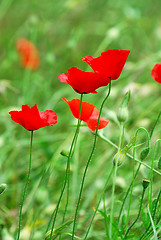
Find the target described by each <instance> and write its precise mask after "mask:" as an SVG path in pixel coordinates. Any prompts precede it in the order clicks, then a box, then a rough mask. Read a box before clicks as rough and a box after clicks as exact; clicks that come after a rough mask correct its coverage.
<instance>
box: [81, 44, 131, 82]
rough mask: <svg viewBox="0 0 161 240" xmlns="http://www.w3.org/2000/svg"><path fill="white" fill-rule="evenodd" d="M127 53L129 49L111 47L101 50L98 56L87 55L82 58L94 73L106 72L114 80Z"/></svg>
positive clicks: (122, 65)
mask: <svg viewBox="0 0 161 240" xmlns="http://www.w3.org/2000/svg"><path fill="white" fill-rule="evenodd" d="M129 53H130V51H129V50H117V49H113V50H107V51H106V52H102V53H101V56H100V57H97V58H94V57H93V56H91V55H89V56H86V57H83V58H82V60H83V61H85V62H86V63H88V64H89V65H90V66H91V68H92V69H93V70H94V71H95V72H96V73H100V74H106V76H107V77H108V78H110V79H111V80H116V79H117V78H119V76H120V74H121V72H122V69H123V67H124V65H125V62H126V60H127V57H128V55H129Z"/></svg>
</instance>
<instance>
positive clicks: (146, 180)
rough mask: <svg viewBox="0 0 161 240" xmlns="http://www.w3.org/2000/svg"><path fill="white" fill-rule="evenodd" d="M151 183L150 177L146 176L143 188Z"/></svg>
mask: <svg viewBox="0 0 161 240" xmlns="http://www.w3.org/2000/svg"><path fill="white" fill-rule="evenodd" d="M149 183H150V179H148V178H144V179H143V188H144V189H146V188H147V187H148V185H149Z"/></svg>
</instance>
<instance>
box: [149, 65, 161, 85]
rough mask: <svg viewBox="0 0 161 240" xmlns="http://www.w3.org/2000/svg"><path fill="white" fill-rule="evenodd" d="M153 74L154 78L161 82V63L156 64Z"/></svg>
mask: <svg viewBox="0 0 161 240" xmlns="http://www.w3.org/2000/svg"><path fill="white" fill-rule="evenodd" d="M151 76H152V78H154V80H155V81H157V82H158V83H161V63H157V64H155V65H154V67H153V69H152V71H151Z"/></svg>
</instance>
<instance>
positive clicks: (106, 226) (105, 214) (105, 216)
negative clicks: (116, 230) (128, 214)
mask: <svg viewBox="0 0 161 240" xmlns="http://www.w3.org/2000/svg"><path fill="white" fill-rule="evenodd" d="M103 208H104V219H105V229H106V238H107V240H108V239H109V231H108V221H107V212H106V202H105V192H104V194H103Z"/></svg>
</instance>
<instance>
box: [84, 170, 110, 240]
mask: <svg viewBox="0 0 161 240" xmlns="http://www.w3.org/2000/svg"><path fill="white" fill-rule="evenodd" d="M113 171H114V167H112V169H111V172H110V174H109V176H108V178H107V180H106V183H105V185H104V188H103V190H102V192H101V194H100V197H99V200H98V203H97V205H96V208H95V211H94V213H93V216H92V219H91V222H90V224H89V227H88V229H87V232H86V235H85V237H84V240H86V239H87V237H88V233H89V231H90V228H91V226H92V223H93V220H94V218H95V215H96V213H97V210H98V208H99V205H100V202H101V199H102V197H103V194H104V192H105V190H106V188H107V184H108V182H109V180H110V178H111V176H112V173H113Z"/></svg>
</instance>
